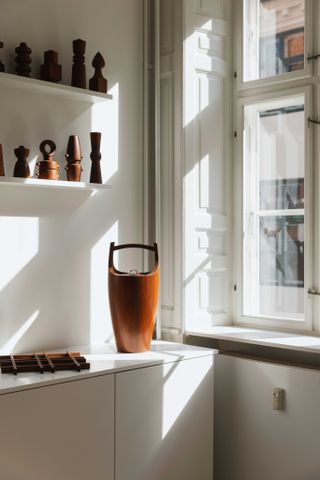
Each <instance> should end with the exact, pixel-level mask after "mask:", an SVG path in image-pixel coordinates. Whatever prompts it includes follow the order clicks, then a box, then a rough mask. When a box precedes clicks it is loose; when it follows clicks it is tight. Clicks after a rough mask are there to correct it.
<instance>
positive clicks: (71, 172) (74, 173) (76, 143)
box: [65, 135, 82, 182]
mask: <svg viewBox="0 0 320 480" xmlns="http://www.w3.org/2000/svg"><path fill="white" fill-rule="evenodd" d="M65 157H66V160H67V166H66V167H65V168H66V172H67V180H68V181H69V182H80V179H81V172H82V167H81V160H82V154H81V147H80V140H79V137H78V135H70V137H69V140H68V145H67V152H66V155H65Z"/></svg>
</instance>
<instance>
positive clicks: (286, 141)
mask: <svg viewBox="0 0 320 480" xmlns="http://www.w3.org/2000/svg"><path fill="white" fill-rule="evenodd" d="M258 115H259V118H258V129H259V189H260V191H259V200H260V208H261V209H262V210H269V209H272V210H274V209H292V208H303V207H304V107H303V105H295V106H290V107H282V108H278V109H272V110H265V111H260V112H259V114H258Z"/></svg>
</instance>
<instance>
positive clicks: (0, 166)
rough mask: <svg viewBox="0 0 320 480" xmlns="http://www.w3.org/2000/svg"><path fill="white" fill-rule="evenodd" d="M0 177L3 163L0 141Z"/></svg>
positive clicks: (2, 175) (2, 174)
mask: <svg viewBox="0 0 320 480" xmlns="http://www.w3.org/2000/svg"><path fill="white" fill-rule="evenodd" d="M0 177H4V163H3V152H2V145H1V143H0Z"/></svg>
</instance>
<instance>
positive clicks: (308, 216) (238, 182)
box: [234, 86, 313, 331]
mask: <svg viewBox="0 0 320 480" xmlns="http://www.w3.org/2000/svg"><path fill="white" fill-rule="evenodd" d="M299 95H303V96H304V109H305V207H304V208H305V211H304V221H305V251H307V252H310V254H308V255H305V259H304V261H305V278H304V282H305V287H304V305H305V316H304V320H303V321H301V320H293V319H276V318H273V317H266V316H261V317H260V316H259V317H258V316H257V317H256V316H248V315H244V314H243V310H244V309H243V297H244V285H243V277H244V271H243V265H244V258H243V248H244V231H243V226H244V221H243V215H244V195H243V184H244V158H243V149H244V141H243V133H244V107H245V106H247V105H253V104H258V103H263V102H264V101H272V100H277V99H286V98H292V97H296V96H299ZM310 115H311V87H310V86H306V87H298V88H294V89H290V90H278V91H277V92H269V93H262V94H259V95H255V96H250V97H245V98H241V99H239V100H238V102H237V125H238V131H239V135H237V141H236V142H235V148H234V160H235V161H234V180H235V181H234V192H235V207H234V213H235V215H234V233H235V235H234V256H235V259H236V261H235V284H236V285H237V289H236V295H235V297H236V301H235V319H234V323H235V324H237V325H242V326H245V325H247V326H253V325H254V326H260V327H268V328H281V329H285V330H292V331H294V330H305V331H308V330H309V331H310V330H311V329H312V328H313V302H312V298H311V297H310V295H309V294H308V292H307V290H308V288H309V287H310V286H311V285H312V279H313V272H312V268H311V265H312V262H311V257H312V252H313V248H312V247H313V245H312V244H313V242H312V233H313V232H312V230H311V221H312V178H313V177H312V143H311V142H312V127H310V126H309V125H308V117H309V116H310ZM239 159H240V161H239Z"/></svg>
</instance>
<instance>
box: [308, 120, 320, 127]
mask: <svg viewBox="0 0 320 480" xmlns="http://www.w3.org/2000/svg"><path fill="white" fill-rule="evenodd" d="M310 123H314V124H315V125H320V121H319V120H314V119H313V118H308V126H309V124H310Z"/></svg>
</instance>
